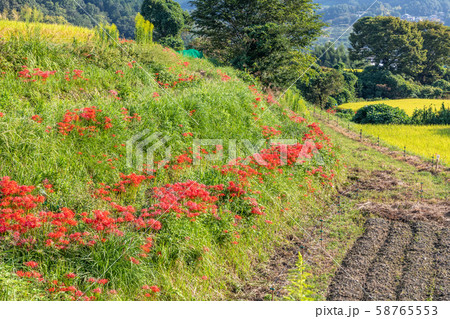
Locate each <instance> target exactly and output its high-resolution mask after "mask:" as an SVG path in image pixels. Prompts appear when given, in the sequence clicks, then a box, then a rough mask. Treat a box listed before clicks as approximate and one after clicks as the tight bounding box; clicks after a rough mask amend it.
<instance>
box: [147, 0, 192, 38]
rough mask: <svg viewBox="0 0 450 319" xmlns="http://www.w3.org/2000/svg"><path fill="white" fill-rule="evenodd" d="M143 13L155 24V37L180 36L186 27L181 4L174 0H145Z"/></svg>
mask: <svg viewBox="0 0 450 319" xmlns="http://www.w3.org/2000/svg"><path fill="white" fill-rule="evenodd" d="M141 14H142V15H143V17H144V18H145V20H148V21H150V22H151V23H153V25H154V26H155V29H154V38H155V40H156V41H160V40H161V39H164V38H169V37H172V38H173V37H174V38H180V34H181V31H182V30H183V28H184V14H183V10H182V9H181V7H180V5H179V4H178V3H177V2H175V1H173V0H144V2H143V3H142V9H141Z"/></svg>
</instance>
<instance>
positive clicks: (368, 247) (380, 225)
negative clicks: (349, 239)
mask: <svg viewBox="0 0 450 319" xmlns="http://www.w3.org/2000/svg"><path fill="white" fill-rule="evenodd" d="M389 229H390V223H389V221H387V220H384V219H380V218H372V219H368V220H367V222H366V231H365V233H364V235H363V236H361V237H360V238H359V239H358V240H357V241H356V243H355V245H354V246H353V248H352V249H351V250H350V252H349V253H348V254H347V256H346V257H345V259H344V260H343V262H342V264H341V267H340V268H339V270H338V271H337V273H336V276H335V277H334V279H333V281H332V282H331V285H330V287H329V293H328V297H327V299H328V300H335V301H345V300H363V297H364V295H365V294H366V293H367V292H366V291H365V289H364V283H365V281H366V277H367V272H368V271H369V268H370V266H371V264H372V262H373V260H374V259H375V257H376V256H377V253H378V251H379V250H380V248H381V246H382V245H383V243H384V242H385V240H386V237H387V236H388V233H389Z"/></svg>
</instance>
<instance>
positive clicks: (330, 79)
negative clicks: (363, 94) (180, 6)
mask: <svg viewBox="0 0 450 319" xmlns="http://www.w3.org/2000/svg"><path fill="white" fill-rule="evenodd" d="M316 71H317V72H316V74H315V76H313V77H311V78H310V79H309V82H307V83H300V84H299V85H298V87H299V89H300V90H301V91H302V93H303V96H304V97H305V99H306V100H308V101H309V102H311V103H313V104H316V105H319V106H320V107H322V108H323V107H325V105H326V103H327V101H328V98H329V97H330V96H332V95H335V94H338V93H340V92H341V90H342V88H343V86H344V85H345V79H344V76H343V75H342V73H341V72H339V71H338V70H335V69H328V70H321V69H320V68H317V70H316Z"/></svg>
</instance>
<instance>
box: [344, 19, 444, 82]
mask: <svg viewBox="0 0 450 319" xmlns="http://www.w3.org/2000/svg"><path fill="white" fill-rule="evenodd" d="M350 43H351V45H352V47H351V48H350V50H349V51H350V59H351V60H352V61H355V60H363V59H368V60H370V62H372V63H373V64H374V65H375V66H377V67H379V68H380V69H383V70H387V71H391V72H392V73H393V74H401V75H406V76H408V77H409V78H411V79H414V80H419V81H421V82H422V83H428V84H430V83H432V82H434V81H436V80H438V79H440V78H442V76H443V75H444V69H443V66H444V65H446V64H448V62H449V56H450V28H449V27H447V26H444V25H443V24H442V23H439V22H432V21H420V22H409V21H405V20H401V19H399V18H395V17H364V18H361V19H360V20H358V22H356V24H355V25H354V26H353V32H352V33H351V34H350Z"/></svg>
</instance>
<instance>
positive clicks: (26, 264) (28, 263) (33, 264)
mask: <svg viewBox="0 0 450 319" xmlns="http://www.w3.org/2000/svg"><path fill="white" fill-rule="evenodd" d="M24 265H25V266H28V267H30V268H36V267H37V266H38V263H37V262H35V261H28V262H26V263H24Z"/></svg>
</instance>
